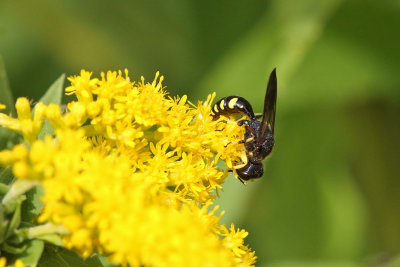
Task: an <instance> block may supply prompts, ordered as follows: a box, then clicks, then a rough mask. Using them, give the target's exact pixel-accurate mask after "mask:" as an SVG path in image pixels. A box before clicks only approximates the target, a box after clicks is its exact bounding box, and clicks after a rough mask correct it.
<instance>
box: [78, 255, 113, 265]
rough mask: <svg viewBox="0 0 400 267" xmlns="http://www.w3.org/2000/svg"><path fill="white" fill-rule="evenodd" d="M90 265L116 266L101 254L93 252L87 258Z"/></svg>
mask: <svg viewBox="0 0 400 267" xmlns="http://www.w3.org/2000/svg"><path fill="white" fill-rule="evenodd" d="M85 262H86V263H87V264H88V265H89V266H90V267H116V265H114V264H112V263H108V262H107V258H106V257H104V256H101V255H99V254H93V255H92V256H90V257H89V258H87V259H86V260H85Z"/></svg>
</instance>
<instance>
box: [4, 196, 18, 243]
mask: <svg viewBox="0 0 400 267" xmlns="http://www.w3.org/2000/svg"><path fill="white" fill-rule="evenodd" d="M21 203H22V201H19V203H18V204H17V206H16V209H15V211H14V214H13V216H12V219H11V222H10V224H9V225H8V229H7V232H6V238H7V237H9V236H11V235H13V234H14V230H15V229H17V228H18V226H19V224H20V223H21Z"/></svg>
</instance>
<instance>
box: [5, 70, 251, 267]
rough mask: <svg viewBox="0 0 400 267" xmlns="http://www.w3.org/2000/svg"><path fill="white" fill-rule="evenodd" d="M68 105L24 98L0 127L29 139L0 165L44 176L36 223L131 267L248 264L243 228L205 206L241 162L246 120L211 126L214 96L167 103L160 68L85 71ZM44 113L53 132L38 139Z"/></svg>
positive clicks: (25, 175)
mask: <svg viewBox="0 0 400 267" xmlns="http://www.w3.org/2000/svg"><path fill="white" fill-rule="evenodd" d="M69 81H70V82H71V85H70V86H69V87H67V88H66V90H65V91H66V93H67V94H68V95H70V94H74V95H75V96H76V97H77V101H72V102H70V103H68V105H67V107H66V108H63V107H61V106H59V105H55V104H50V105H45V104H43V103H38V104H36V105H35V107H34V110H33V112H31V107H30V104H29V101H28V100H27V99H26V98H19V99H18V100H17V103H16V109H17V113H18V118H12V117H10V116H8V115H6V114H1V113H0V125H3V126H5V127H7V128H9V129H13V130H16V131H20V132H22V134H23V136H24V140H25V143H24V144H19V145H16V146H14V148H13V149H12V150H4V151H1V152H0V164H1V165H3V166H12V168H13V172H14V175H15V176H16V177H17V178H19V179H27V180H34V181H39V182H40V183H41V184H42V185H43V187H44V189H45V192H46V193H45V196H44V197H43V201H44V203H45V208H44V210H43V212H42V214H41V216H40V218H39V219H40V221H41V222H47V221H51V222H52V223H54V224H60V225H63V226H64V227H65V228H66V229H68V231H69V234H67V235H65V236H64V242H65V246H66V247H67V248H72V249H75V250H77V251H79V252H80V253H81V254H82V255H83V256H89V255H90V254H91V253H93V252H98V253H101V254H104V255H108V258H109V260H110V261H112V262H113V263H116V264H122V265H124V264H125V265H126V264H129V265H130V266H252V265H253V264H254V263H255V259H256V257H255V256H254V252H252V251H251V250H250V249H249V248H248V247H247V246H246V245H244V241H243V239H244V238H245V237H246V236H247V232H246V231H244V230H239V229H235V227H234V226H233V224H232V226H231V227H229V228H227V227H226V226H225V225H223V224H218V222H219V218H220V216H222V214H223V212H221V213H220V214H219V215H216V213H217V209H218V207H214V208H211V207H212V206H211V205H212V200H213V199H215V197H216V196H217V195H218V190H220V189H221V184H222V183H223V182H224V179H225V178H226V177H227V173H228V172H227V170H224V169H220V168H218V167H217V162H218V160H219V159H221V160H223V161H225V163H226V164H227V166H228V168H230V169H232V168H233V167H234V166H233V165H236V164H237V163H240V162H241V163H244V164H245V163H246V160H247V159H246V155H245V151H244V150H243V145H240V144H238V143H237V141H239V140H240V139H241V138H243V134H244V130H243V127H238V126H237V125H236V123H230V119H229V118H224V117H221V118H220V119H218V120H216V121H213V120H212V117H211V116H210V111H211V102H212V100H213V98H214V97H215V94H213V95H210V96H208V98H207V100H206V101H205V102H198V103H197V105H194V104H191V103H190V102H188V101H187V97H186V96H183V97H181V98H179V97H175V98H171V97H169V96H168V95H167V93H166V92H165V90H164V88H163V86H162V81H163V77H159V75H158V73H157V75H156V77H155V79H154V81H153V82H152V83H146V82H145V81H144V79H143V78H142V79H141V81H140V82H132V81H131V80H130V79H129V77H128V73H127V71H125V75H123V74H122V72H108V73H107V74H104V73H103V74H102V75H101V78H100V79H97V78H92V73H89V72H87V71H81V73H80V75H79V76H75V77H71V78H69ZM45 120H48V121H49V122H50V123H51V126H52V127H53V128H54V130H55V135H53V136H52V135H47V136H45V137H44V138H43V139H38V135H39V133H40V132H41V131H42V128H43V125H44V122H45Z"/></svg>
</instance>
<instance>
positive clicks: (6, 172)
mask: <svg viewBox="0 0 400 267" xmlns="http://www.w3.org/2000/svg"><path fill="white" fill-rule="evenodd" d="M13 178H14V175H13V173H12V169H11V167H6V168H4V169H2V170H1V171H0V183H1V184H4V185H7V184H10V183H11V181H12V180H13ZM0 191H1V192H0V194H3V191H2V190H0ZM7 191H8V190H7Z"/></svg>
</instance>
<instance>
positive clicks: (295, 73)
mask: <svg viewBox="0 0 400 267" xmlns="http://www.w3.org/2000/svg"><path fill="white" fill-rule="evenodd" d="M399 30H400V1H372V0H348V1H346V0H325V1H311V0H297V1H289V0H270V1H262V0H247V1H238V0H232V1H211V0H204V1H183V0H174V1H172V0H150V1H104V0H103V1H99V0H97V1H94V0H88V1H78V0H69V1H67V0H56V1H54V0H52V1H50V0H38V1H28V0H18V1H15V0H14V1H11V0H7V1H4V0H0V54H1V55H2V56H3V59H4V62H5V65H6V68H7V71H8V73H7V74H8V77H9V82H10V85H11V88H12V89H13V93H14V97H15V98H16V97H19V96H28V97H29V98H31V99H33V100H38V99H39V98H40V96H41V95H42V94H43V93H44V92H45V91H46V89H47V88H48V87H49V86H50V84H51V83H52V82H53V81H55V80H56V79H57V78H58V77H59V76H60V75H61V74H62V73H66V74H67V75H76V74H78V73H79V71H80V69H82V68H83V69H87V70H90V71H93V72H94V73H95V75H96V76H99V72H100V71H106V70H117V69H124V68H128V69H129V72H130V76H131V78H132V79H135V80H138V79H139V78H140V76H141V75H144V76H145V77H146V79H147V80H150V81H151V80H152V79H153V77H154V74H155V72H156V71H158V70H159V71H160V72H161V73H162V74H163V75H165V76H166V81H165V82H164V84H165V85H166V86H167V90H168V91H169V92H170V93H171V95H176V94H180V95H183V94H187V95H188V96H189V99H190V100H191V101H194V102H197V100H199V99H203V100H204V99H206V96H207V94H209V93H210V92H212V91H216V92H217V98H220V97H223V96H227V95H240V96H243V97H245V98H246V99H248V100H249V102H250V103H252V104H253V108H254V109H255V111H257V112H259V111H261V110H262V105H263V98H264V94H265V87H266V84H267V77H268V75H269V73H270V72H271V70H272V69H273V68H274V67H277V73H278V104H277V118H276V126H275V129H276V145H275V149H274V152H273V156H272V157H271V158H270V159H268V160H267V161H266V162H265V164H264V166H265V175H264V177H263V178H262V179H260V180H257V181H255V182H250V183H249V184H248V185H247V186H243V185H242V184H241V183H240V182H239V181H237V180H235V179H233V178H232V177H229V178H228V180H227V182H226V185H225V187H224V188H225V192H223V193H222V194H221V195H222V197H221V198H220V199H219V200H218V201H217V202H218V203H219V204H220V206H221V209H223V210H226V214H225V215H224V217H223V222H224V223H226V224H230V223H231V222H234V223H235V225H236V226H239V227H243V228H245V229H247V230H248V231H249V232H250V234H249V236H248V237H247V238H246V241H247V243H248V244H249V245H250V247H252V248H253V249H254V250H255V251H256V255H257V256H258V257H259V259H258V263H257V266H366V265H367V266H375V265H382V264H385V263H386V262H388V261H390V260H391V259H392V258H393V257H396V255H397V253H398V252H399V251H400V179H399V178H400V175H399V174H400V167H399V165H400V138H399V136H400V119H399V115H400V75H399V73H398V72H399V71H400V68H399V67H400V64H399V63H400V49H399V48H400V31H399Z"/></svg>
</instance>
